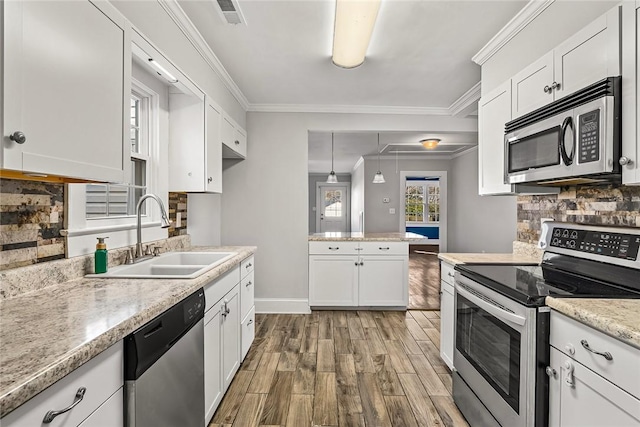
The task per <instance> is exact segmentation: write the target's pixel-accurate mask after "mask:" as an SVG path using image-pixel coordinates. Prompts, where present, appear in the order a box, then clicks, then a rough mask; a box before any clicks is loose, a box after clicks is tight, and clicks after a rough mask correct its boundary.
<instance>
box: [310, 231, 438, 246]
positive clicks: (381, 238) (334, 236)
mask: <svg viewBox="0 0 640 427" xmlns="http://www.w3.org/2000/svg"><path fill="white" fill-rule="evenodd" d="M424 239H425V238H424V236H421V235H419V234H415V233H315V234H310V235H309V241H310V242H335V241H341V242H415V241H419V240H424ZM425 244H428V243H425Z"/></svg>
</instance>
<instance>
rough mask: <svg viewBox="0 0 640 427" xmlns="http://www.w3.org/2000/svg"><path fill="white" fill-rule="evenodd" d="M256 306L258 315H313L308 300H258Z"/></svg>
mask: <svg viewBox="0 0 640 427" xmlns="http://www.w3.org/2000/svg"><path fill="white" fill-rule="evenodd" d="M255 305H256V313H285V314H307V313H311V309H310V308H309V300H308V299H306V298H300V299H293V298H282V299H281V298H256V299H255Z"/></svg>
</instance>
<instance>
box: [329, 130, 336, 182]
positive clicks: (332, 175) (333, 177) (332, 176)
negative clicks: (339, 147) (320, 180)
mask: <svg viewBox="0 0 640 427" xmlns="http://www.w3.org/2000/svg"><path fill="white" fill-rule="evenodd" d="M337 183H338V177H337V175H336V173H335V172H334V171H333V132H331V172H329V176H328V177H327V184H337Z"/></svg>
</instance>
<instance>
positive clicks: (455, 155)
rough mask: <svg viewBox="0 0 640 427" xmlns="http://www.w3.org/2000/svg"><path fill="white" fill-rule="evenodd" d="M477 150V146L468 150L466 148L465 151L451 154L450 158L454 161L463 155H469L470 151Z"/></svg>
mask: <svg viewBox="0 0 640 427" xmlns="http://www.w3.org/2000/svg"><path fill="white" fill-rule="evenodd" d="M477 149H478V146H477V145H474V146H472V147H469V148H467V149H465V150H462V151H460V152H459V153H455V154H453V155H452V156H451V158H452V159H455V158H456V157H460V156H464V155H465V154H469V153H471V152H472V151H474V150H477Z"/></svg>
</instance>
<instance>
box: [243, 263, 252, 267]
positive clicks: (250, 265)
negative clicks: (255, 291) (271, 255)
mask: <svg viewBox="0 0 640 427" xmlns="http://www.w3.org/2000/svg"><path fill="white" fill-rule="evenodd" d="M252 266H253V264H251V263H249V264H247V265H245V266H244V268H251V267H252Z"/></svg>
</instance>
